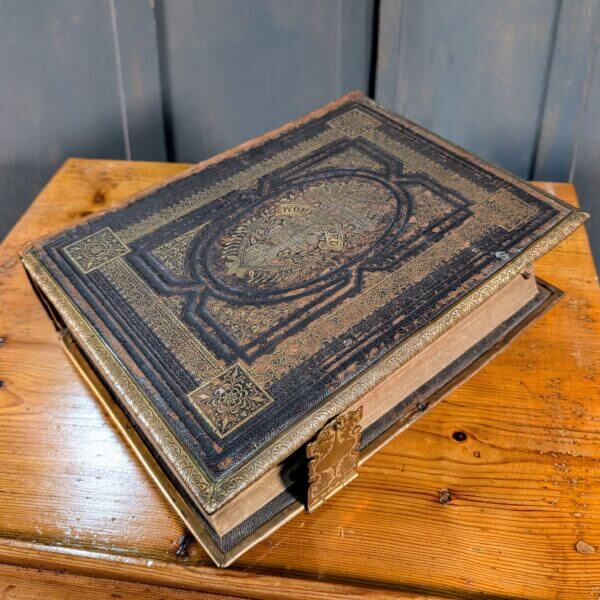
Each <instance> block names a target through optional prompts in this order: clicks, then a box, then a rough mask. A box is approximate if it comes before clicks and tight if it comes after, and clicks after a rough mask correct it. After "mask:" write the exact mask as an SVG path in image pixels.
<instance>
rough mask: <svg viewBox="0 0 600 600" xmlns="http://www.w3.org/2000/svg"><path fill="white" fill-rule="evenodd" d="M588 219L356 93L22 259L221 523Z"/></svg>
mask: <svg viewBox="0 0 600 600" xmlns="http://www.w3.org/2000/svg"><path fill="white" fill-rule="evenodd" d="M585 218H586V215H585V213H582V212H580V211H578V210H576V209H574V208H573V207H571V206H569V205H567V204H565V203H563V202H561V201H560V200H558V199H557V198H554V197H552V196H550V195H548V194H545V193H544V192H542V191H540V190H538V189H535V188H533V187H531V186H529V185H527V184H526V183H524V182H522V181H520V180H518V179H516V178H515V177H513V176H511V175H510V174H508V173H506V172H503V171H501V170H500V169H498V168H496V167H493V166H491V165H489V164H486V163H485V162H483V161H481V160H479V159H477V158H475V157H474V156H472V155H470V154H468V153H467V152H465V151H464V150H462V149H460V148H457V147H455V146H453V145H451V144H449V143H448V142H446V141H444V140H441V139H440V138H438V137H436V136H434V135H433V134H431V133H429V132H427V131H425V130H423V129H421V128H419V127H417V126H416V125H414V124H413V123H410V122H408V121H406V120H405V119H403V118H401V117H399V116H397V115H395V114H393V113H391V112H389V111H387V110H385V109H384V108H382V107H380V106H378V105H377V104H376V103H374V102H373V101H371V100H369V99H367V98H364V97H362V96H360V95H357V94H352V95H349V96H346V97H344V98H342V99H341V100H339V101H338V102H336V103H333V104H331V105H329V106H327V107H325V108H323V109H321V110H319V111H316V112H314V113H312V114H311V115H308V116H307V117H305V118H303V119H301V120H299V121H296V122H293V123H291V124H289V125H287V126H285V127H283V128H281V129H279V130H277V131H275V132H272V133H270V134H267V135H265V136H263V137H261V138H258V139H257V140H254V141H252V142H249V143H247V144H244V145H243V146H241V147H239V148H238V149H235V150H232V151H230V152H227V153H225V154H224V155H221V156H219V157H216V158H215V159H212V160H210V161H207V162H206V163H202V164H200V165H198V166H197V167H194V168H192V169H191V170H190V171H188V172H187V173H185V174H184V175H182V176H179V177H177V178H175V179H173V180H171V181H169V182H167V183H166V184H164V185H162V186H159V187H157V188H155V189H152V190H150V191H148V192H146V193H143V194H141V195H139V196H138V197H136V198H134V199H133V200H132V201H131V202H129V203H127V204H126V205H124V206H123V207H122V208H119V209H118V210H115V211H112V212H108V213H105V214H103V215H101V216H98V217H94V218H91V219H89V220H87V221H86V222H84V223H82V224H81V225H79V226H77V227H75V228H72V229H70V230H68V231H64V232H62V233H60V234H58V235H55V236H53V237H51V238H49V239H46V240H43V241H41V242H38V243H37V244H36V245H34V246H33V247H32V248H30V249H29V250H27V251H26V252H25V253H24V255H23V261H24V264H25V266H26V268H27V270H28V272H29V273H30V275H31V278H32V280H33V282H34V283H35V285H36V286H37V287H38V288H39V290H40V293H41V294H42V295H43V296H44V298H45V300H46V302H47V303H48V305H49V306H50V307H51V310H52V311H54V312H55V314H56V318H57V320H58V321H60V322H61V323H63V324H64V325H65V327H66V328H67V329H68V330H69V332H70V334H71V336H72V338H73V340H74V342H75V343H76V344H77V346H78V348H79V349H80V350H81V353H82V356H84V357H85V360H86V361H87V362H89V364H90V366H91V367H92V369H93V370H94V373H95V375H96V376H97V377H98V379H99V381H101V382H102V384H103V385H105V386H106V388H107V389H108V390H109V391H110V394H111V395H112V396H113V397H114V399H115V401H116V402H117V403H118V407H119V409H120V410H122V411H123V414H124V415H125V418H127V419H128V420H129V421H130V422H131V423H132V424H133V425H134V427H135V430H136V433H137V434H138V435H139V437H140V439H141V440H142V442H143V444H145V446H146V447H147V449H148V451H149V453H150V454H151V456H152V459H153V460H154V461H155V462H156V464H157V465H158V468H160V469H161V470H162V471H164V472H165V473H168V478H169V480H170V481H171V483H172V485H173V488H174V490H175V491H176V492H177V493H178V494H180V495H181V496H182V497H184V498H185V502H186V504H187V505H189V506H191V507H192V509H193V510H194V511H196V512H197V513H199V514H201V515H202V516H203V518H205V519H208V522H209V524H210V523H211V522H212V524H213V525H215V526H216V524H215V521H214V519H216V517H213V515H216V514H217V513H218V512H219V511H220V510H221V509H223V508H224V507H226V506H227V504H228V503H231V502H233V501H234V499H235V498H236V497H238V496H240V494H242V493H244V492H245V491H246V490H249V489H250V488H251V486H252V485H253V484H254V483H255V482H257V481H258V480H259V479H260V478H262V477H264V476H265V475H266V474H268V473H269V472H270V471H271V470H272V469H274V468H276V467H277V466H278V465H281V464H283V462H284V461H286V460H288V459H289V458H290V457H291V456H292V455H293V454H294V453H295V452H296V451H298V450H299V449H300V448H301V447H302V446H303V445H305V444H306V443H307V442H308V441H309V440H310V439H311V438H312V437H313V436H314V435H315V434H316V433H317V432H318V431H319V430H320V429H321V428H322V427H323V426H324V425H325V424H326V423H327V422H328V421H329V420H330V419H332V418H333V417H335V416H336V415H339V414H340V413H341V412H343V411H345V410H346V409H348V408H350V407H351V406H353V405H356V403H357V402H359V401H360V399H361V398H363V397H364V396H365V395H366V394H368V393H369V392H370V391H372V390H373V389H374V388H375V387H376V386H377V385H379V384H382V382H384V381H385V380H386V379H387V378H389V377H390V376H391V375H392V374H393V373H394V372H395V371H396V370H398V369H400V368H401V367H402V366H403V365H405V364H407V363H408V362H409V361H411V360H412V359H414V358H415V357H416V356H417V355H418V354H419V353H421V352H423V351H424V350H425V349H426V348H427V347H428V346H429V345H431V344H432V343H434V342H435V340H437V339H439V338H440V337H441V336H443V335H444V334H446V333H447V332H449V331H450V330H451V329H452V328H453V327H455V326H457V324H458V323H460V322H461V321H462V320H464V319H465V318H466V317H468V316H469V315H470V314H471V313H472V312H473V311H475V310H476V309H477V308H478V307H480V306H481V305H482V304H483V303H484V302H485V301H486V300H488V299H489V298H491V297H493V296H494V295H495V294H496V293H498V292H499V291H500V290H501V289H502V288H503V287H504V286H506V285H507V284H509V283H510V282H511V281H513V280H514V278H515V276H516V275H518V274H519V273H521V272H522V271H524V270H525V269H527V268H528V267H529V266H530V265H531V263H532V262H533V261H534V260H535V259H537V258H538V257H539V256H540V255H542V254H543V253H545V252H546V251H547V250H549V249H550V248H552V247H553V246H554V245H556V244H557V243H558V242H560V241H561V240H562V239H563V238H564V237H566V236H567V235H568V234H569V233H570V232H572V231H573V230H574V229H575V228H576V227H578V226H579V225H580V224H581V223H582V222H583V221H584V220H585ZM529 291H530V292H531V293H532V294H534V292H533V291H532V290H529ZM368 413H369V411H368V410H367V411H366V412H365V414H368ZM211 519H212V521H211ZM223 527H225V528H227V525H223Z"/></svg>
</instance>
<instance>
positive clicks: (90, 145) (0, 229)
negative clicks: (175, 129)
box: [0, 0, 165, 239]
mask: <svg viewBox="0 0 600 600" xmlns="http://www.w3.org/2000/svg"><path fill="white" fill-rule="evenodd" d="M153 29H154V11H153V8H152V5H151V4H150V3H149V0H127V2H121V1H119V2H118V3H117V4H116V5H115V4H113V2H112V0H52V1H51V2H40V1H39V0H2V1H0V81H1V82H2V93H1V94H0V132H1V142H0V189H1V190H2V196H1V197H0V239H1V238H2V237H3V236H4V235H5V234H6V232H7V231H8V230H9V228H10V227H11V225H12V224H13V223H14V221H15V220H16V219H17V218H18V217H19V215H20V214H21V212H22V211H23V210H24V209H25V208H26V207H27V205H28V204H29V203H30V202H31V200H33V198H34V197H35V195H36V194H37V193H38V192H39V191H40V189H41V188H42V187H43V185H44V184H45V183H46V181H47V180H48V179H49V178H50V177H51V176H52V174H53V173H54V171H55V170H56V169H57V168H58V167H59V166H60V164H61V163H62V162H63V161H64V160H65V159H66V158H67V157H69V156H85V157H98V158H107V157H110V158H126V157H127V156H129V154H130V153H131V154H132V155H133V157H134V158H156V159H162V158H164V156H165V151H164V141H163V139H161V138H160V136H162V135H163V126H162V121H161V119H162V111H161V103H160V87H158V88H157V85H159V81H158V63H157V58H156V53H157V50H156V42H155V41H154V65H152V64H151V59H152V56H151V51H150V50H149V49H151V37H152V31H153ZM117 30H121V31H122V33H123V35H120V36H119V38H120V42H121V43H120V45H119V44H118V43H117V36H116V33H117ZM149 61H150V62H149ZM152 68H153V69H154V70H155V71H156V73H155V74H154V75H152V73H151V70H152ZM152 78H154V79H153V80H152ZM125 112H126V113H127V115H128V120H126V121H124V120H123V116H124V115H125Z"/></svg>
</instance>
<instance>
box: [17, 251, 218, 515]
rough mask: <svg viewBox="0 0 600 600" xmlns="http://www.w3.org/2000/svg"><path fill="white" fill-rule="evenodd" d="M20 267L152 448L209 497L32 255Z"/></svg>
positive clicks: (157, 418)
mask: <svg viewBox="0 0 600 600" xmlns="http://www.w3.org/2000/svg"><path fill="white" fill-rule="evenodd" d="M23 264H24V265H25V268H26V269H27V271H28V272H29V274H30V275H31V277H32V278H33V280H34V281H35V282H36V283H37V285H39V287H40V288H41V290H42V291H43V292H44V294H45V295H46V296H47V297H48V299H49V300H50V302H51V303H52V305H53V306H54V307H55V308H56V309H57V310H58V312H59V313H60V316H61V317H62V318H63V320H64V322H65V324H66V325H67V327H68V329H69V331H70V333H71V335H72V336H73V337H74V338H75V340H76V341H77V342H78V344H79V345H80V347H82V348H84V350H85V353H86V354H87V356H88V358H89V359H90V360H91V361H92V362H93V364H94V366H95V367H96V368H97V369H98V370H99V372H100V374H101V375H102V377H103V378H104V379H105V380H106V381H108V382H109V383H110V385H111V387H112V389H113V392H114V393H116V395H117V396H118V397H119V398H120V399H121V400H122V401H123V402H124V404H125V405H126V407H127V409H128V410H129V411H130V413H131V414H132V415H133V416H134V417H135V419H136V423H137V424H138V425H140V426H141V428H142V429H143V430H144V433H145V434H146V435H147V436H148V437H149V438H150V439H152V440H153V441H154V446H155V448H156V449H157V450H158V452H160V454H161V456H162V457H163V459H164V460H166V461H167V462H168V463H169V464H170V465H172V466H173V467H174V471H175V472H176V475H177V476H178V478H179V479H180V481H181V483H182V484H183V485H185V487H186V488H187V489H188V490H189V491H190V492H191V493H192V495H193V496H194V497H195V498H196V499H197V500H198V501H199V502H200V503H201V504H202V503H203V501H204V500H206V499H207V498H208V497H209V496H210V492H211V484H210V482H209V481H208V479H207V477H206V476H205V474H204V473H203V471H202V470H201V469H200V468H199V466H198V464H197V463H196V462H195V461H194V459H193V458H192V457H191V456H190V455H189V454H188V452H187V450H186V449H185V448H184V447H183V446H182V445H181V444H180V442H179V440H178V439H177V437H176V436H175V435H174V434H173V432H172V431H171V429H170V427H169V426H168V425H167V424H166V423H165V421H164V420H163V418H162V417H161V415H160V413H159V412H158V411H157V410H156V409H155V408H154V406H153V404H152V403H151V401H150V399H149V398H148V397H147V396H146V394H145V393H144V391H143V390H142V389H141V388H140V387H139V386H138V385H137V383H136V382H135V381H134V379H133V378H132V377H131V375H130V374H129V371H128V370H127V369H126V368H125V367H124V366H123V364H122V363H121V361H120V360H119V359H118V358H117V356H116V355H115V354H114V353H113V352H112V351H111V350H110V349H109V347H108V346H107V345H106V343H105V342H104V341H103V340H102V339H101V338H100V336H99V335H98V334H97V333H96V331H95V330H94V328H93V327H92V326H91V324H90V323H89V322H88V320H87V319H86V318H85V317H84V315H83V314H82V313H81V312H80V310H79V309H78V308H77V307H76V306H75V304H74V303H73V302H72V300H71V299H70V298H69V297H68V296H67V294H66V293H65V292H64V290H63V289H62V288H61V287H60V286H59V284H58V283H57V282H56V281H55V280H54V278H53V277H52V275H51V274H50V273H49V272H48V270H47V269H46V268H45V267H44V265H43V264H42V263H41V262H40V260H39V259H38V258H37V257H36V256H35V255H34V254H33V253H32V252H29V253H27V254H26V255H25V256H23Z"/></svg>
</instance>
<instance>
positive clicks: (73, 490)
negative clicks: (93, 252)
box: [0, 159, 600, 600]
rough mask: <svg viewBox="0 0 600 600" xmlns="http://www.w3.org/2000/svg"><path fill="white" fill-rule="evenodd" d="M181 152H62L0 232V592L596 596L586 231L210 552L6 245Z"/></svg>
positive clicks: (96, 202)
mask: <svg viewBox="0 0 600 600" xmlns="http://www.w3.org/2000/svg"><path fill="white" fill-rule="evenodd" d="M184 168H185V165H178V164H158V163H135V162H120V161H95V160H79V159H72V160H69V161H68V162H67V163H65V165H64V166H63V167H62V168H61V169H60V170H59V171H58V173H57V174H56V175H55V177H54V178H53V179H52V180H51V181H50V183H49V184H48V185H47V187H46V188H45V190H44V191H43V192H42V193H41V194H40V196H39V197H38V198H37V200H36V201H35V202H34V203H33V205H32V206H31V208H30V209H29V211H28V212H27V213H26V214H25V215H24V216H23V218H22V219H21V220H20V221H19V223H18V224H17V225H16V227H15V228H14V230H13V231H12V232H11V233H10V235H9V236H8V237H7V239H6V240H5V241H4V243H3V244H2V246H0V306H1V308H0V380H1V387H0V537H1V539H0V563H2V565H0V597H2V598H31V597H43V598H61V599H62V598H111V597H113V598H114V597H119V598H135V597H139V596H141V595H143V596H145V597H146V598H148V600H152V599H153V598H183V597H184V594H185V597H186V598H216V597H221V596H223V595H225V596H239V597H251V598H303V599H305V598H315V597H319V598H321V597H330V596H332V597H340V598H341V597H344V598H347V597H377V598H379V597H390V598H391V597H406V598H417V597H425V596H436V597H437V596H445V597H463V598H464V597H466V598H469V597H477V598H480V597H482V596H484V597H485V596H489V597H496V598H497V597H527V598H586V599H587V598H594V599H597V598H599V597H600V462H599V461H600V433H599V430H600V394H599V386H598V383H599V373H598V370H599V366H600V360H599V358H600V338H599V335H598V334H599V332H600V302H599V300H600V297H599V287H598V280H597V276H596V272H595V269H594V264H593V261H592V257H591V254H590V249H589V245H588V240H587V238H586V235H585V232H584V230H583V229H581V230H579V231H578V232H577V233H576V234H575V235H573V236H572V237H571V238H570V239H569V240H567V241H566V242H564V243H563V244H562V245H561V246H559V247H558V248H557V249H555V250H554V251H552V252H551V253H550V254H549V255H547V256H546V257H545V258H544V259H543V260H541V261H540V262H539V263H538V265H539V268H538V274H539V275H541V276H542V277H543V278H545V279H547V280H548V281H550V282H551V283H552V284H554V285H556V286H558V287H559V288H561V289H562V290H564V291H565V292H566V296H565V297H564V298H563V299H562V300H561V302H560V303H559V304H558V305H557V306H555V307H554V308H553V309H552V310H551V311H550V312H548V313H547V314H546V315H544V316H543V317H542V318H541V319H540V320H539V321H537V322H536V323H534V324H533V325H532V326H531V327H530V328H529V329H528V330H527V331H526V332H525V333H524V334H522V335H521V336H520V337H519V338H518V339H517V340H516V341H515V342H514V343H513V344H512V345H511V346H510V347H509V348H508V349H507V350H505V351H504V352H503V353H502V354H501V355H500V356H498V357H497V358H495V359H494V360H493V361H492V363H491V364H489V365H488V366H486V367H485V369H484V370H483V371H481V372H480V373H478V374H477V375H476V376H475V377H473V378H472V379H471V380H470V381H468V382H467V383H466V384H464V385H463V386H462V387H461V388H460V389H459V390H457V391H455V392H454V393H452V394H451V395H450V396H449V397H448V398H446V399H445V400H444V401H443V402H442V403H441V404H440V405H439V406H438V407H436V408H435V409H434V410H432V411H431V412H430V413H428V414H427V415H426V416H425V417H424V418H423V419H422V420H420V421H419V422H418V423H417V424H416V425H415V426H413V427H412V428H410V429H409V430H408V431H406V432H404V433H403V434H401V435H400V436H398V437H397V438H396V439H395V440H394V441H393V442H392V443H391V444H389V445H388V446H386V447H385V448H384V449H383V450H382V451H381V452H380V453H379V454H378V455H377V456H375V457H374V458H372V459H371V460H370V461H369V462H367V463H366V464H365V465H364V467H362V468H361V471H360V474H359V477H358V479H357V480H355V482H353V483H352V484H351V485H350V486H349V487H348V488H347V489H346V490H344V491H343V493H340V494H338V495H337V496H335V497H334V498H333V499H332V500H331V501H329V502H328V503H327V504H326V505H325V506H323V507H322V508H320V509H319V510H318V511H317V512H316V513H314V514H313V515H310V516H309V515H301V516H299V517H297V518H296V519H295V520H293V521H292V522H291V523H289V524H287V525H286V526H284V527H283V528H282V529H280V530H279V531H278V532H276V533H275V534H274V535H272V536H271V537H270V538H269V539H268V540H266V541H264V542H262V543H261V544H259V545H258V546H256V547H255V548H254V549H253V550H251V551H250V552H249V553H248V554H246V555H244V556H243V557H242V558H241V559H240V560H239V561H238V562H237V563H235V565H234V566H233V567H232V568H230V569H227V570H219V569H216V568H214V567H213V566H212V564H211V562H210V561H209V560H208V559H207V557H206V556H205V555H204V553H203V552H202V550H201V549H199V548H198V547H197V546H196V545H195V544H194V543H191V542H190V540H189V537H188V536H187V535H186V533H185V531H184V529H183V527H182V525H181V523H180V521H179V520H178V518H177V517H176V515H175V514H174V512H173V511H172V510H171V508H170V507H169V506H168V505H167V503H166V502H165V501H164V500H163V499H162V497H161V495H160V493H159V492H158V490H157V489H156V488H155V487H154V485H153V484H152V483H151V481H150V480H149V478H148V477H147V476H146V474H145V472H144V471H143V470H142V467H141V466H139V465H138V463H137V462H136V460H135V458H134V457H133V455H132V453H131V452H130V451H129V450H128V448H127V447H126V445H125V443H124V442H123V440H121V439H120V437H119V435H118V434H117V433H116V431H115V430H114V429H113V427H112V426H111V424H110V422H109V420H108V417H107V416H106V415H105V414H104V413H103V412H102V410H101V409H100V407H99V406H98V405H97V404H96V402H95V401H94V399H93V398H92V396H91V394H90V393H89V392H88V390H87V389H86V387H85V386H84V384H83V383H82V382H81V381H80V380H79V378H78V376H77V374H76V373H75V371H74V370H73V368H72V367H71V365H70V364H69V362H68V360H67V358H66V357H65V356H64V355H63V351H62V349H61V347H60V345H59V342H58V339H57V337H56V334H55V332H54V330H53V328H52V326H51V324H50V321H49V320H48V318H47V316H46V314H45V313H44V311H43V310H42V308H41V306H40V305H39V303H38V301H37V299H36V297H35V296H34V294H33V292H32V291H31V290H30V288H29V285H28V282H27V279H26V277H25V274H24V271H23V269H22V267H21V265H20V263H19V260H18V258H17V251H18V249H19V247H20V246H22V245H23V244H25V243H26V242H28V241H30V240H32V239H34V238H36V237H39V236H41V235H45V234H47V233H50V232H52V231H56V230H59V229H62V228H63V227H66V226H70V225H73V224H75V223H76V222H78V221H79V220H80V219H81V218H83V217H86V216H87V215H89V214H90V213H92V212H96V211H100V210H105V209H106V208H109V207H113V206H115V205H117V204H118V203H119V202H120V201H121V200H123V199H124V198H126V197H127V196H129V195H131V194H132V193H134V192H137V191H138V190H140V189H143V188H145V187H147V186H149V185H153V184H156V183H158V182H159V181H161V180H163V179H164V178H166V177H169V176H171V175H173V174H175V173H177V172H179V171H181V170H182V169H184ZM540 185H541V186H543V187H544V188H545V189H547V190H549V191H550V192H553V193H555V194H557V195H559V196H561V197H562V198H564V199H565V200H567V201H569V202H571V203H574V204H575V203H576V202H577V200H576V195H575V191H574V189H573V187H572V186H570V185H566V184H540ZM463 434H464V435H463ZM463 438H464V440H463ZM57 571H58V573H57ZM176 588H178V589H176ZM181 589H184V590H188V592H187V593H186V592H182V591H181ZM41 590H43V591H41ZM191 590H194V592H190V591H191ZM3 594H4V595H3Z"/></svg>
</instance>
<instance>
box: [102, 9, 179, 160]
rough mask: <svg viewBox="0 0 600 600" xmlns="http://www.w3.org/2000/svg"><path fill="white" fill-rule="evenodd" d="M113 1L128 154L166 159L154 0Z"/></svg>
mask: <svg viewBox="0 0 600 600" xmlns="http://www.w3.org/2000/svg"><path fill="white" fill-rule="evenodd" d="M109 1H110V2H111V11H112V14H113V19H114V27H115V53H116V58H115V59H116V61H117V69H118V72H119V91H120V94H121V105H122V106H121V112H122V123H123V134H124V139H125V152H126V156H127V158H131V159H133V160H159V161H160V160H166V157H167V154H166V146H165V130H164V121H163V107H162V89H161V85H160V67H159V63H158V45H157V38H156V13H155V10H154V2H153V1H152V0H109Z"/></svg>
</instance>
